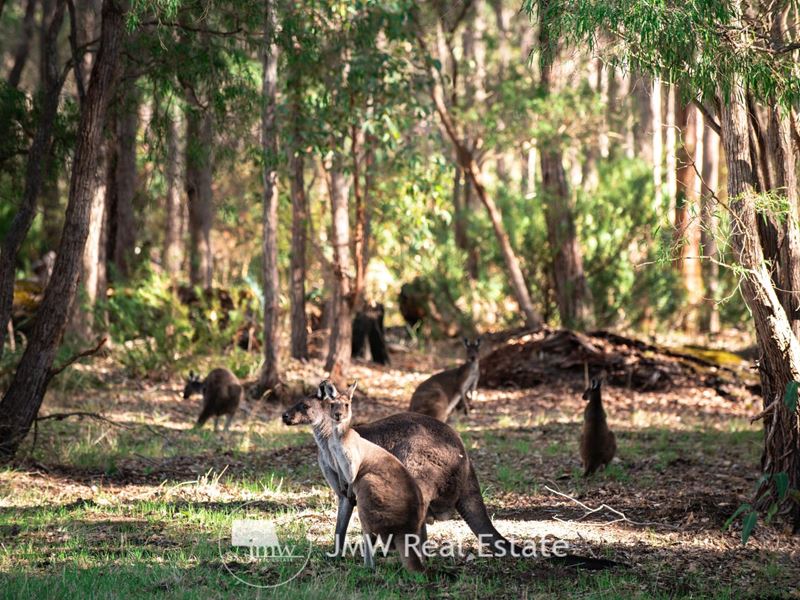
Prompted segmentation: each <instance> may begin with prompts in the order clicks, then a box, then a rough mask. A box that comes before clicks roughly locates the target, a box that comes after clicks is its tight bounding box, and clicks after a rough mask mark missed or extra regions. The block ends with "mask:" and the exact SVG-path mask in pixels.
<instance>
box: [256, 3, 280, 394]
mask: <svg viewBox="0 0 800 600" xmlns="http://www.w3.org/2000/svg"><path fill="white" fill-rule="evenodd" d="M265 9H266V10H265V24H266V27H265V30H264V49H263V51H264V54H263V56H262V76H263V79H262V89H261V147H262V152H263V155H264V170H263V177H264V213H263V251H264V259H263V260H264V364H263V365H262V366H261V374H260V375H259V378H258V379H259V381H258V387H259V388H260V389H259V391H261V392H262V393H263V390H266V389H274V388H275V386H276V385H278V372H279V365H278V343H279V341H278V340H279V336H278V334H279V331H278V325H279V313H278V309H279V305H278V295H279V293H280V280H279V278H278V170H277V167H278V128H277V122H276V120H275V105H276V94H277V88H278V46H277V44H276V43H275V41H274V37H275V28H276V22H277V21H276V16H275V6H274V4H273V0H267V1H266V3H265Z"/></svg>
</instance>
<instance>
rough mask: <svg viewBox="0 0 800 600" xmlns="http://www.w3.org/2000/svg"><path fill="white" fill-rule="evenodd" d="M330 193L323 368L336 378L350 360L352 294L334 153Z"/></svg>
mask: <svg viewBox="0 0 800 600" xmlns="http://www.w3.org/2000/svg"><path fill="white" fill-rule="evenodd" d="M328 185H329V188H330V197H331V243H332V244H333V279H334V285H335V289H334V306H333V326H332V327H331V335H330V340H329V345H328V358H327V360H326V361H325V370H326V371H328V372H329V373H330V376H331V378H332V379H334V380H340V379H341V378H342V377H343V376H344V373H345V371H346V370H347V367H348V366H349V364H350V352H351V337H352V324H351V321H352V317H351V314H352V294H351V289H350V273H351V264H350V262H351V261H350V215H349V209H348V196H349V189H348V186H347V177H346V176H345V174H344V171H343V169H342V165H341V164H340V163H339V159H338V157H335V158H334V159H333V163H332V164H331V165H329V168H328Z"/></svg>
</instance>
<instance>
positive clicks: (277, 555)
mask: <svg viewBox="0 0 800 600" xmlns="http://www.w3.org/2000/svg"><path fill="white" fill-rule="evenodd" d="M231 546H237V547H245V548H249V549H250V558H253V559H255V558H262V559H278V560H289V559H294V558H305V557H304V556H297V555H295V553H294V550H295V546H288V545H287V546H281V544H280V542H279V541H278V532H277V530H276V529H275V524H274V523H273V522H272V521H266V520H263V519H235V520H234V521H233V524H232V526H231Z"/></svg>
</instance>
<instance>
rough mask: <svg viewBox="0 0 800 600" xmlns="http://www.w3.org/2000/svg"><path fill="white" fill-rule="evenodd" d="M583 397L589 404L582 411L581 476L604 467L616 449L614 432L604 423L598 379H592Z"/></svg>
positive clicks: (586, 475) (604, 412) (604, 413)
mask: <svg viewBox="0 0 800 600" xmlns="http://www.w3.org/2000/svg"><path fill="white" fill-rule="evenodd" d="M583 399H584V400H588V401H589V404H587V405H586V408H585V409H584V411H583V433H582V434H581V459H582V460H583V468H584V469H585V471H584V473H583V476H584V477H588V476H589V475H592V474H593V473H594V472H595V471H597V469H599V468H600V467H601V466H602V467H606V466H607V465H608V463H610V462H611V459H612V458H614V454H615V453H616V451H617V440H616V438H615V437H614V432H612V431H611V430H609V428H608V424H607V423H606V411H605V410H603V400H602V398H601V397H600V381H599V380H598V379H592V383H591V385H590V386H589V389H587V390H586V391H585V392H583Z"/></svg>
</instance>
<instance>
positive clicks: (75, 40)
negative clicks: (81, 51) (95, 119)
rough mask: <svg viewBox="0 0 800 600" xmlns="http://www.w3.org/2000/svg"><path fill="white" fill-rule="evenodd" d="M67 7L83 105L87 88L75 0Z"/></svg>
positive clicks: (80, 102)
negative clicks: (79, 52) (79, 43)
mask: <svg viewBox="0 0 800 600" xmlns="http://www.w3.org/2000/svg"><path fill="white" fill-rule="evenodd" d="M67 8H68V10H69V47H70V49H71V50H72V62H73V63H74V64H73V65H72V68H73V70H74V71H75V82H76V85H77V87H78V102H79V104H81V105H83V100H84V98H86V89H85V88H84V85H83V83H84V82H83V69H82V68H81V59H82V57H80V56H78V26H77V25H76V22H77V19H76V18H75V3H74V2H73V0H67Z"/></svg>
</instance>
